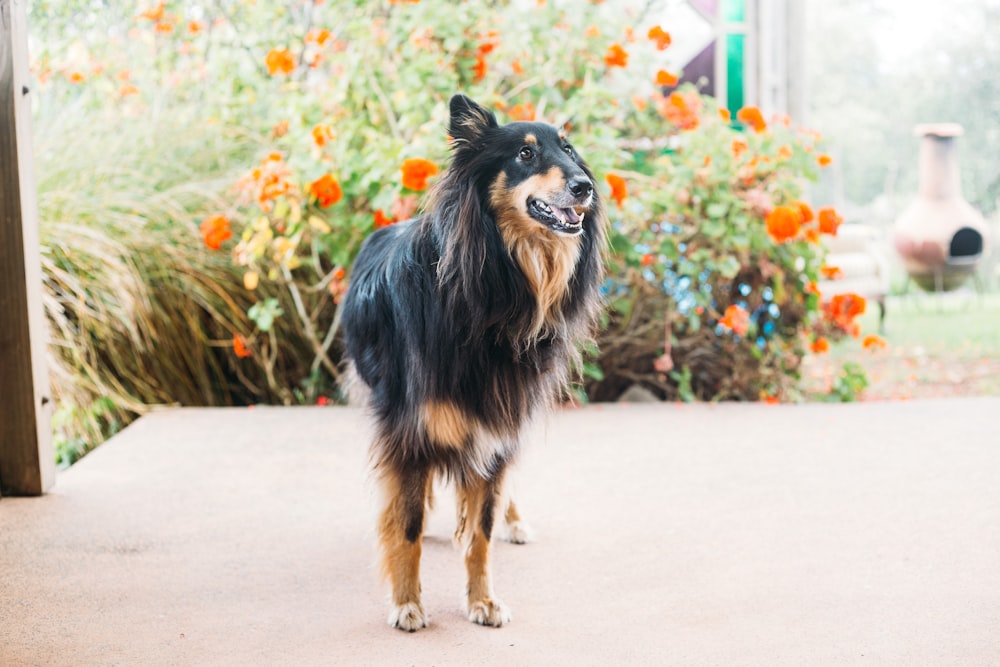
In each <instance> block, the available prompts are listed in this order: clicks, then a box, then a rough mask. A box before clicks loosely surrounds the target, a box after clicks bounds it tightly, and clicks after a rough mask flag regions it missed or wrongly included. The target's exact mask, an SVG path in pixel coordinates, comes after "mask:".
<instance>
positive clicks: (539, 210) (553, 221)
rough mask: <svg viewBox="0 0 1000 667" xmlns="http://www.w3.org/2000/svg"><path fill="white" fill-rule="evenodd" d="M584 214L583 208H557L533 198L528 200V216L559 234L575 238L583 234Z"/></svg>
mask: <svg viewBox="0 0 1000 667" xmlns="http://www.w3.org/2000/svg"><path fill="white" fill-rule="evenodd" d="M578 209H579V210H578ZM584 213H585V210H584V209H583V207H569V208H559V207H557V206H553V205H551V204H549V203H548V202H545V201H543V200H541V199H537V198H535V197H531V198H530V199H528V215H530V216H531V217H532V218H534V219H535V220H537V221H538V222H540V223H542V224H543V225H545V226H546V227H548V228H549V229H551V230H552V231H554V232H557V233H559V234H566V235H567V236H576V235H577V234H580V233H581V232H583V216H584Z"/></svg>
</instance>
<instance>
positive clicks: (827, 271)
mask: <svg viewBox="0 0 1000 667" xmlns="http://www.w3.org/2000/svg"><path fill="white" fill-rule="evenodd" d="M819 272H820V273H821V274H822V275H823V277H824V278H826V279H827V280H836V279H837V278H841V277H843V275H844V272H843V271H841V270H840V267H839V266H828V265H826V264H824V265H823V266H821V267H819Z"/></svg>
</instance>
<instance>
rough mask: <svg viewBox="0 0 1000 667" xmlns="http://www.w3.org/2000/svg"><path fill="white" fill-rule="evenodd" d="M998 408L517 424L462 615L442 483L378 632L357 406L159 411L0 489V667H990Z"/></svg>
mask: <svg viewBox="0 0 1000 667" xmlns="http://www.w3.org/2000/svg"><path fill="white" fill-rule="evenodd" d="M998 426H1000V399H968V400H941V401H913V402H906V403H877V404H858V405H847V406H839V405H804V406H764V405H735V404H730V405H718V406H712V405H693V406H674V405H607V406H602V405H598V406H592V407H588V408H584V409H578V410H567V411H562V412H559V413H557V414H555V415H554V416H552V417H551V418H549V419H548V420H546V422H545V423H542V424H539V425H538V426H537V427H535V428H533V429H532V431H531V433H530V438H529V442H528V444H527V447H526V449H527V453H526V456H525V457H524V459H523V461H522V464H521V466H520V473H519V476H518V482H517V490H518V494H517V495H518V498H519V501H520V505H521V506H522V509H523V510H524V512H525V514H526V515H527V519H528V520H529V521H530V522H531V524H532V525H533V527H534V530H535V534H536V539H535V541H534V542H533V543H530V544H528V545H524V546H516V545H511V544H506V543H499V544H498V545H497V547H496V552H495V559H494V563H495V579H496V588H497V592H498V594H499V595H500V597H501V598H502V599H503V600H504V601H505V602H506V603H507V604H508V605H509V606H510V607H511V609H512V611H513V615H514V619H513V622H512V623H511V624H509V625H507V626H504V627H503V628H499V629H487V628H482V627H478V626H475V625H473V624H471V623H469V622H468V621H467V620H465V618H464V616H463V614H462V613H461V610H460V593H461V591H462V588H463V586H464V582H463V570H464V568H463V567H462V565H461V559H460V556H459V554H458V553H457V551H456V550H455V549H454V547H453V546H452V544H451V539H450V536H451V532H452V525H451V522H452V512H451V503H450V499H449V494H447V492H445V493H442V494H441V495H440V497H439V503H438V505H439V509H437V510H435V513H434V515H433V516H432V517H431V520H430V523H429V530H428V533H427V536H426V538H425V543H424V558H423V589H424V604H425V608H426V609H427V610H428V612H429V613H430V615H431V626H430V627H429V628H428V629H427V630H425V631H422V632H419V633H416V634H412V635H411V634H406V633H402V632H399V631H397V630H392V629H390V628H389V627H388V626H387V625H386V624H385V620H386V617H387V612H388V609H387V606H386V599H385V592H384V591H383V590H382V589H381V588H380V586H379V584H378V582H377V580H376V576H375V573H374V568H373V563H374V534H373V529H372V526H373V520H372V517H373V511H374V510H373V502H372V498H371V495H372V494H371V489H370V487H369V485H368V483H367V481H366V457H365V446H366V440H367V437H368V436H367V434H368V427H367V425H366V421H365V418H364V415H363V414H362V413H361V412H359V411H357V410H354V409H349V408H256V409H253V410H248V409H176V410H167V411H163V412H159V413H155V414H152V415H150V416H148V417H145V418H143V419H141V420H139V421H138V422H137V423H136V424H134V425H133V426H131V427H130V428H128V429H127V430H126V431H125V432H124V433H122V434H121V435H119V436H118V437H116V438H114V439H113V440H112V441H110V442H109V443H107V444H106V445H104V446H103V447H101V448H100V449H99V450H97V451H96V452H94V453H93V454H91V455H90V456H88V457H87V458H86V459H84V460H83V461H82V462H80V463H79V464H78V465H76V466H74V467H73V468H72V469H70V470H69V471H66V472H64V473H62V474H61V475H60V477H59V480H58V482H57V484H56V487H55V489H54V490H53V492H52V493H50V494H49V495H47V496H45V497H42V498H3V499H2V500H0V665H3V666H5V667H7V666H20V665H74V666H75V665H411V664H412V665H646V664H648V665H731V664H741V665H782V664H788V665H851V664H865V665H869V664H879V665H882V664H892V665H930V664H933V665H959V664H967V665H989V664H1000V437H998Z"/></svg>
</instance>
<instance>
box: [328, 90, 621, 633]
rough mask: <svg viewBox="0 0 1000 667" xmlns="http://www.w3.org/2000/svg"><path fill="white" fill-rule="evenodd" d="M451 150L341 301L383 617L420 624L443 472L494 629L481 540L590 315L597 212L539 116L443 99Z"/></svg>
mask: <svg viewBox="0 0 1000 667" xmlns="http://www.w3.org/2000/svg"><path fill="white" fill-rule="evenodd" d="M449 134H450V136H451V146H452V149H453V157H452V162H451V165H450V167H449V168H448V169H447V171H445V173H444V174H443V175H442V176H441V178H440V179H439V181H438V182H437V184H436V185H435V186H434V188H433V189H432V192H431V193H430V199H429V203H428V205H427V207H426V211H425V212H424V213H423V215H421V216H420V217H418V218H416V219H414V220H410V221H407V222H403V223H399V224H396V225H392V226H390V227H386V228H384V229H381V230H379V231H377V232H375V233H374V234H372V235H371V236H370V237H369V238H368V239H367V240H366V242H365V244H364V246H363V247H362V249H361V252H360V254H359V255H358V258H357V261H356V262H355V264H354V268H353V270H352V274H351V281H350V289H349V291H348V293H347V295H346V297H345V300H344V303H343V320H342V323H343V331H344V341H345V346H346V353H347V358H348V359H349V361H350V363H351V364H352V365H353V367H354V371H355V373H356V375H357V377H358V378H359V379H360V380H361V381H362V382H363V383H364V384H365V385H367V387H368V388H369V389H370V392H367V393H368V394H369V402H370V408H371V410H372V412H373V413H374V418H375V422H376V431H375V440H374V442H373V444H372V463H373V465H374V468H375V472H376V475H377V477H378V480H379V481H380V483H381V486H382V490H383V492H384V506H383V508H382V511H381V515H380V518H379V522H378V535H379V542H380V546H381V552H382V553H381V555H382V570H383V573H384V575H385V577H386V578H387V579H388V580H389V582H390V584H391V586H392V603H393V608H392V612H391V614H390V616H389V623H390V624H391V625H392V626H394V627H397V628H400V629H403V630H409V631H415V630H418V629H419V628H422V627H425V626H426V625H427V614H426V613H425V612H424V609H423V606H422V605H421V602H420V575H419V570H420V551H421V534H422V532H423V528H424V514H425V510H426V507H427V505H428V502H429V498H430V492H431V484H432V482H433V479H434V477H435V476H436V475H440V476H443V477H446V478H448V479H450V480H451V481H453V482H454V483H455V485H456V487H457V495H458V527H457V529H456V537H457V538H458V539H459V541H460V543H461V544H462V545H463V547H464V552H465V565H466V569H467V573H468V588H467V591H466V604H467V612H468V616H469V619H470V620H472V621H474V622H476V623H480V624H483V625H491V626H500V625H503V624H504V623H506V622H509V621H510V612H509V611H508V609H507V608H506V607H505V606H504V605H503V604H502V603H501V602H500V601H499V600H498V599H497V598H496V597H495V595H494V593H493V587H492V577H491V575H490V566H489V553H490V540H491V536H492V533H493V525H494V522H495V518H496V517H497V516H498V515H499V516H500V517H501V518H502V519H503V520H505V521H506V522H507V523H508V524H509V526H508V527H510V528H513V530H514V532H515V539H516V538H517V529H518V521H519V517H518V516H517V510H516V508H515V507H514V505H513V502H508V503H507V504H506V506H505V505H504V500H503V495H502V493H503V480H504V473H505V471H506V469H507V466H508V464H509V463H510V462H511V461H512V459H514V457H515V456H516V455H517V452H518V449H519V447H520V438H521V433H522V430H523V429H524V426H525V425H526V424H527V423H528V422H529V420H530V419H531V417H532V416H533V415H534V414H535V413H536V412H538V411H539V409H540V408H544V407H546V406H548V405H551V404H552V403H553V402H554V401H555V400H558V398H559V397H560V395H561V393H562V392H563V391H564V389H565V387H566V385H567V382H568V381H569V379H570V375H571V374H572V373H573V371H574V368H576V367H578V366H579V352H578V347H579V343H580V341H581V340H582V339H585V338H587V337H588V335H589V334H590V330H591V328H592V326H593V324H594V320H595V317H596V314H597V311H598V307H599V286H600V282H601V280H602V257H601V255H602V250H603V247H604V243H605V234H606V231H605V226H606V218H605V215H604V210H603V207H602V204H601V199H600V196H599V195H598V192H597V191H596V189H595V187H594V176H593V174H592V173H591V172H590V170H589V169H588V167H587V165H586V164H585V163H584V162H583V160H582V159H581V158H580V156H579V155H578V154H577V153H576V151H575V150H574V149H573V147H572V146H571V145H570V144H569V142H568V141H567V138H566V135H565V134H564V133H563V132H562V131H560V130H558V129H556V128H555V127H553V126H551V125H548V124H545V123H527V122H516V123H510V124H508V125H503V126H500V125H498V124H497V121H496V117H495V116H494V115H493V113H492V112H491V111H489V110H487V109H485V108H483V107H482V106H480V105H478V104H476V103H475V102H473V101H472V100H470V99H469V98H467V97H465V96H463V95H456V96H455V97H453V98H452V100H451V119H450V124H449Z"/></svg>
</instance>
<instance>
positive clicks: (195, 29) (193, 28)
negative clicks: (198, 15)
mask: <svg viewBox="0 0 1000 667" xmlns="http://www.w3.org/2000/svg"><path fill="white" fill-rule="evenodd" d="M204 29H205V24H204V23H202V22H201V21H188V32H189V33H191V34H192V35H197V34H199V33H201V32H202V31H203V30H204Z"/></svg>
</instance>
